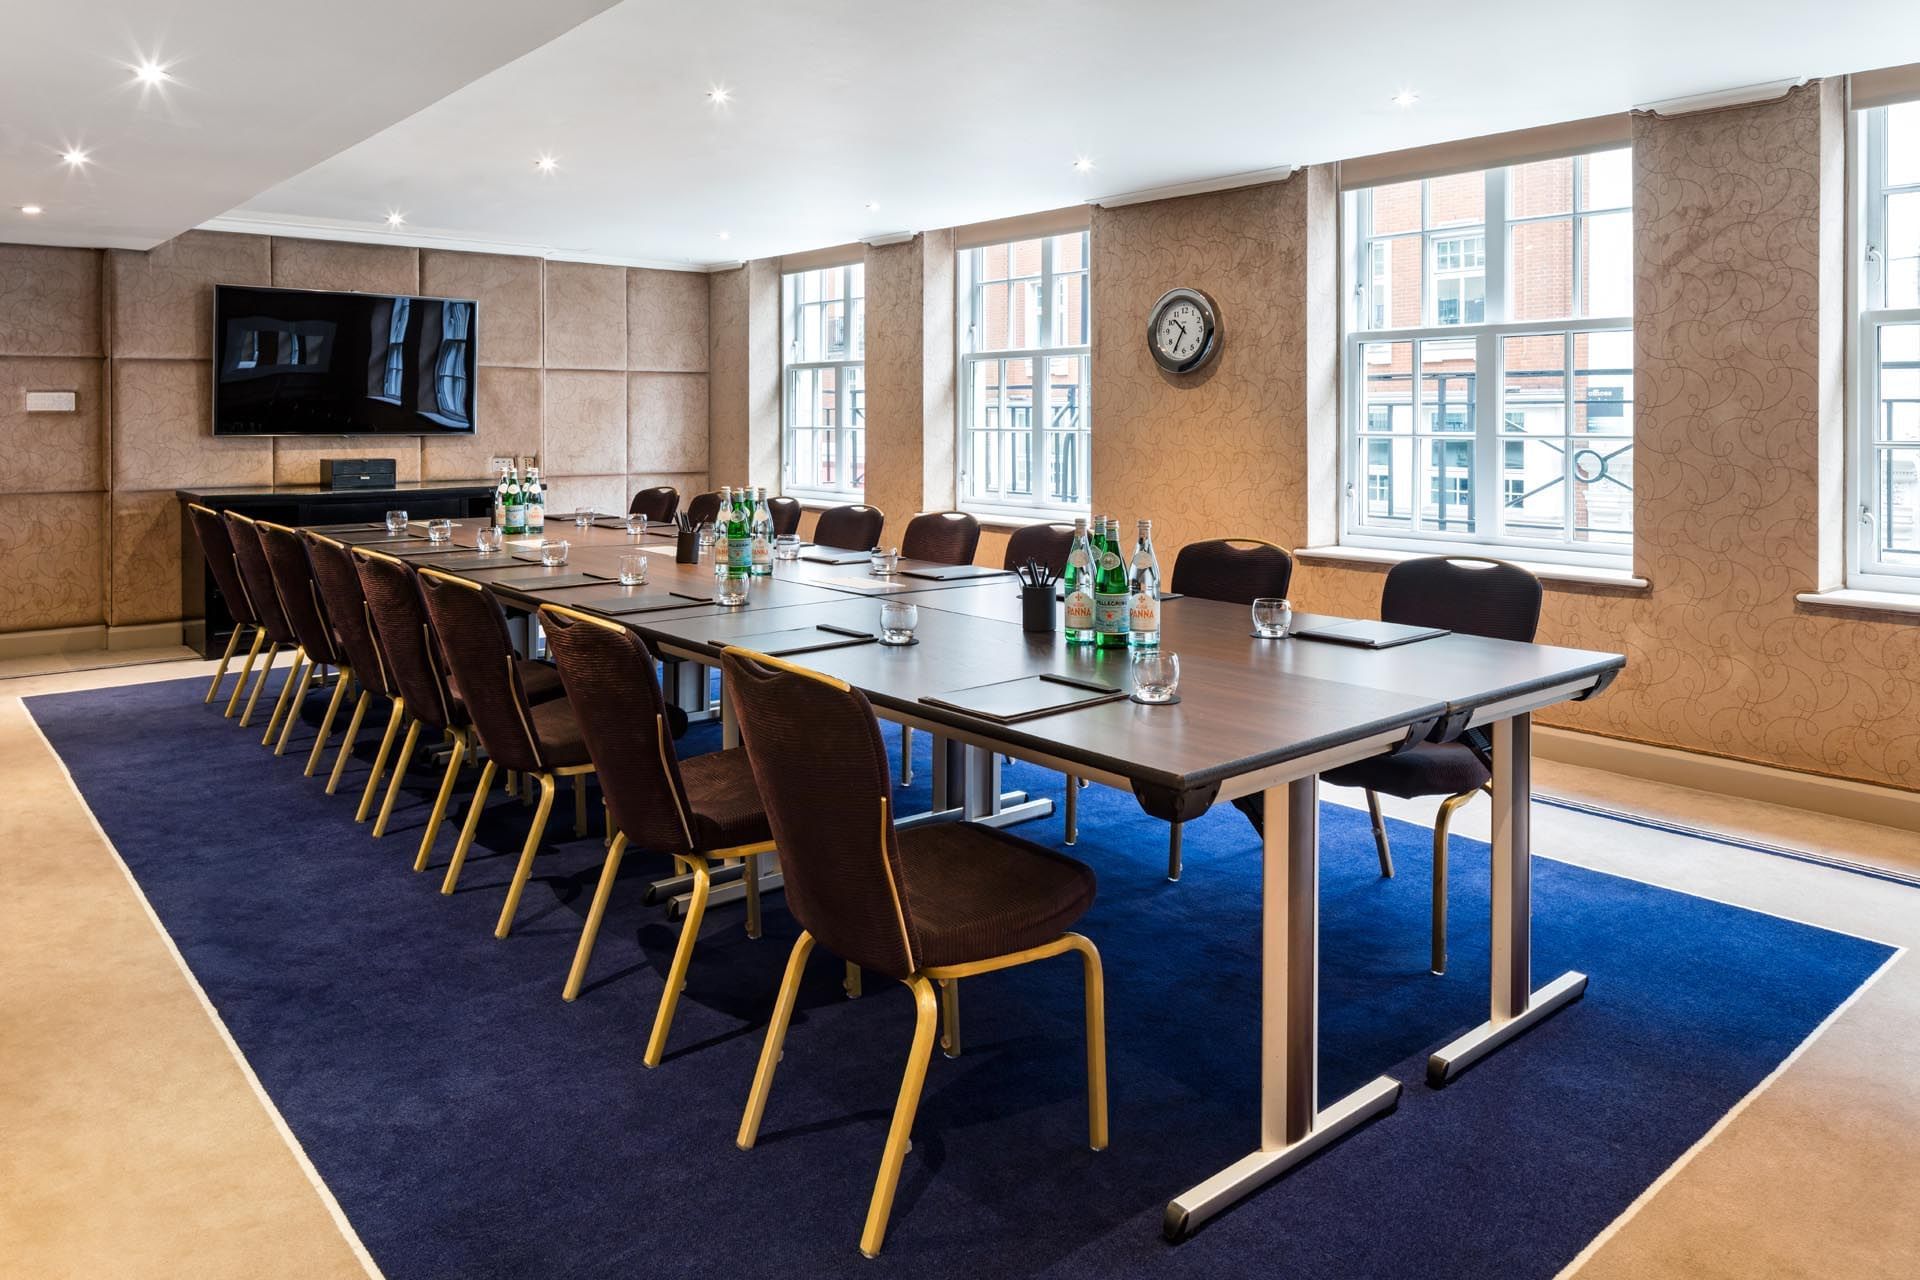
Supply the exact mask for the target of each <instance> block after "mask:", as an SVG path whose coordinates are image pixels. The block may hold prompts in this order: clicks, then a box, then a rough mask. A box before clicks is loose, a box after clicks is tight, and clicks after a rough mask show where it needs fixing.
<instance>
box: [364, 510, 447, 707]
mask: <svg viewBox="0 0 1920 1280" xmlns="http://www.w3.org/2000/svg"><path fill="white" fill-rule="evenodd" d="M353 561H354V565H355V567H356V568H358V569H359V571H360V589H361V590H362V591H363V592H365V593H366V597H367V614H368V616H370V617H371V618H372V619H373V630H374V634H375V635H377V636H379V637H380V658H381V660H382V661H383V662H384V663H385V664H386V666H385V671H386V678H387V692H389V693H391V694H394V695H395V696H397V697H399V698H400V699H402V700H403V701H404V702H405V703H406V704H407V710H408V711H411V712H412V713H413V714H414V715H416V716H418V717H419V718H420V719H421V720H423V721H425V722H426V723H427V724H429V725H431V726H433V727H434V728H436V729H448V728H453V727H455V726H456V725H464V721H461V720H458V719H457V718H456V715H457V713H456V712H455V710H454V702H453V691H452V690H451V689H449V688H448V687H447V674H446V672H447V669H446V666H445V664H444V660H443V659H442V658H441V656H440V642H439V641H438V640H437V639H436V638H435V637H434V634H433V623H432V621H431V619H429V618H428V616H427V606H426V602H425V601H423V600H422V599H421V598H420V582H419V575H418V574H417V573H415V572H414V568H413V566H412V565H410V564H408V563H407V562H406V561H404V560H396V559H395V558H394V557H392V556H389V555H383V554H382V553H380V552H378V551H374V550H371V549H370V548H367V547H355V548H354V549H353Z"/></svg>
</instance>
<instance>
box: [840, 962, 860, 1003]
mask: <svg viewBox="0 0 1920 1280" xmlns="http://www.w3.org/2000/svg"><path fill="white" fill-rule="evenodd" d="M840 989H841V990H842V991H844V992H846V993H847V999H849V1000H858V999H859V998H860V966H859V965H857V964H855V963H854V962H853V961H851V960H849V961H847V972H846V975H845V976H844V977H842V978H841V979H840Z"/></svg>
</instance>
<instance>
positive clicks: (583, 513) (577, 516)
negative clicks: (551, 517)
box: [573, 507, 595, 529]
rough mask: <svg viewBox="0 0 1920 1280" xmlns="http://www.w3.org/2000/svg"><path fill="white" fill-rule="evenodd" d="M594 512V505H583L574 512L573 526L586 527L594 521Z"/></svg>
mask: <svg viewBox="0 0 1920 1280" xmlns="http://www.w3.org/2000/svg"><path fill="white" fill-rule="evenodd" d="M594 514H595V512H594V510H593V508H592V507H581V508H580V509H579V510H578V511H576V512H574V513H573V527H574V528H576V529H584V528H586V527H587V526H588V525H590V524H592V523H593V517H594Z"/></svg>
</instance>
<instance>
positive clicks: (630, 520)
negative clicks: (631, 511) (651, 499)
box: [627, 515, 647, 538]
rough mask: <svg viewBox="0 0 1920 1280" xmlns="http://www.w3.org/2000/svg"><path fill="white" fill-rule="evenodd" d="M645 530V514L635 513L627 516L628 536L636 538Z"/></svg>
mask: <svg viewBox="0 0 1920 1280" xmlns="http://www.w3.org/2000/svg"><path fill="white" fill-rule="evenodd" d="M646 531H647V518H646V517H645V516H639V515H635V516H628V517H627V536H628V537H629V538H637V537H639V536H640V535H641V534H643V533H645V532H646Z"/></svg>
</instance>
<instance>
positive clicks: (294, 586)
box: [254, 520, 340, 667]
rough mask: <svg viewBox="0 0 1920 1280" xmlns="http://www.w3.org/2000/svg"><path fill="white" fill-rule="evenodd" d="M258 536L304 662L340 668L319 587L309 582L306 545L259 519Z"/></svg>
mask: <svg viewBox="0 0 1920 1280" xmlns="http://www.w3.org/2000/svg"><path fill="white" fill-rule="evenodd" d="M254 528H255V529H256V530H258V531H259V533H260V549H261V550H262V551H265V552H266V553H267V567H268V568H269V569H271V570H272V571H273V585H274V586H275V587H277V588H279V591H280V607H281V608H282V609H284V610H285V611H286V614H287V625H288V626H290V627H292V628H293V634H294V637H295V638H296V639H298V640H299V641H300V647H301V648H302V649H305V650H306V651H307V660H308V661H309V662H317V663H319V664H321V665H322V666H328V667H337V666H339V665H340V654H339V646H337V645H336V644H335V643H334V639H333V624H332V623H331V622H330V621H328V619H327V611H326V608H325V606H324V605H322V604H321V602H320V588H319V587H318V586H317V585H315V583H314V580H313V562H312V561H311V560H309V559H307V543H306V540H305V539H304V538H302V537H301V536H300V535H299V533H298V532H296V531H295V530H292V529H289V528H288V527H287V526H286V525H283V524H274V523H273V522H272V521H270V520H262V521H260V522H259V523H258V524H256V525H254Z"/></svg>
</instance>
